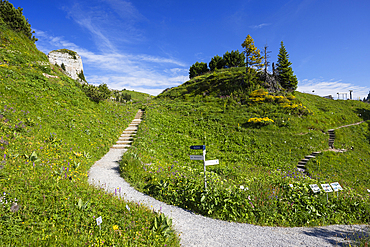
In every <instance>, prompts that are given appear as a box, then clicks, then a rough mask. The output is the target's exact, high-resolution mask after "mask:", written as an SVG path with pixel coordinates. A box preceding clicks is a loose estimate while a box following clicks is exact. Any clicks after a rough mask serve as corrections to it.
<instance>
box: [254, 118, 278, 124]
mask: <svg viewBox="0 0 370 247" xmlns="http://www.w3.org/2000/svg"><path fill="white" fill-rule="evenodd" d="M273 122H274V120H272V119H270V118H268V117H264V118H257V117H255V118H250V119H248V123H251V124H259V125H269V124H271V123H273Z"/></svg>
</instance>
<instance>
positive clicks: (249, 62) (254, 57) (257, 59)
mask: <svg viewBox="0 0 370 247" xmlns="http://www.w3.org/2000/svg"><path fill="white" fill-rule="evenodd" d="M242 47H243V48H244V55H245V59H246V67H247V73H249V67H255V68H257V69H261V68H262V66H263V64H262V58H263V57H261V52H260V50H258V48H257V47H256V46H255V45H254V40H253V39H252V37H251V36H250V35H249V34H248V36H247V38H245V40H244V42H243V43H242Z"/></svg>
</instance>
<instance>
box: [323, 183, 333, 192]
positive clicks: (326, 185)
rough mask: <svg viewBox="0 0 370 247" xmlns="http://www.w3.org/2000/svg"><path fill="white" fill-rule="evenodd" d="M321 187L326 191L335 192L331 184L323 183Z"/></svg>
mask: <svg viewBox="0 0 370 247" xmlns="http://www.w3.org/2000/svg"><path fill="white" fill-rule="evenodd" d="M321 187H322V189H323V190H324V191H325V192H326V193H329V192H333V190H332V189H331V187H330V185H329V184H321Z"/></svg>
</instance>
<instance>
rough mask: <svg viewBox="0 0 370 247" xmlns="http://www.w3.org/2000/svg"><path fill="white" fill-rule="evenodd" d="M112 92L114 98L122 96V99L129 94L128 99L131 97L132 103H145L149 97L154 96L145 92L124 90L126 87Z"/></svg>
mask: <svg viewBox="0 0 370 247" xmlns="http://www.w3.org/2000/svg"><path fill="white" fill-rule="evenodd" d="M113 94H114V96H115V97H116V99H117V96H118V97H119V98H124V99H125V98H127V96H129V97H130V99H131V101H132V102H134V103H138V102H141V103H146V102H148V101H149V100H150V99H152V98H154V96H151V95H149V94H147V93H141V92H136V91H131V90H126V89H124V90H121V91H118V90H114V91H113ZM119 98H118V99H119ZM118 101H119V100H118Z"/></svg>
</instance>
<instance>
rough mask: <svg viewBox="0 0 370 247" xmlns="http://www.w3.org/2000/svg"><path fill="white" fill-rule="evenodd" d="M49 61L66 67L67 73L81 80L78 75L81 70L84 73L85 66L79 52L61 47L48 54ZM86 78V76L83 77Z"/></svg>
mask: <svg viewBox="0 0 370 247" xmlns="http://www.w3.org/2000/svg"><path fill="white" fill-rule="evenodd" d="M48 58H49V62H50V63H51V64H58V65H59V66H61V67H62V68H63V66H62V64H63V65H64V67H65V72H66V74H67V75H68V76H69V77H71V78H72V79H74V80H77V79H78V80H80V81H82V80H81V79H80V77H79V76H78V75H79V74H80V73H81V72H82V75H83V66H82V59H81V57H80V56H79V55H78V54H77V52H74V51H71V50H67V49H59V50H56V51H51V52H49V54H48ZM83 78H84V77H83Z"/></svg>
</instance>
